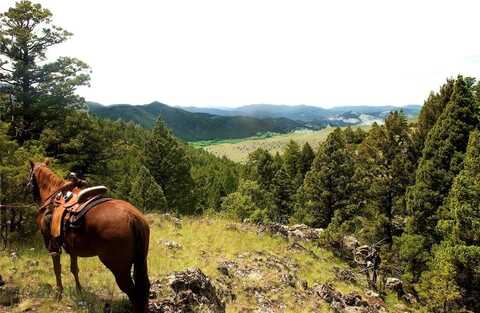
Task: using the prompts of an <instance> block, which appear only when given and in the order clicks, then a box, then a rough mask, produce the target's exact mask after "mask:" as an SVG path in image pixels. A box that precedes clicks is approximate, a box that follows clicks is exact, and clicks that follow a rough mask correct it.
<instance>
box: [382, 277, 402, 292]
mask: <svg viewBox="0 0 480 313" xmlns="http://www.w3.org/2000/svg"><path fill="white" fill-rule="evenodd" d="M385 288H386V289H390V290H392V291H394V292H396V293H397V294H398V295H399V296H402V295H403V294H404V293H405V292H404V291H403V282H402V281H401V280H400V279H398V278H395V277H388V278H387V279H386V281H385Z"/></svg>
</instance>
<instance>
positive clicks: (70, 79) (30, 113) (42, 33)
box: [0, 0, 90, 142]
mask: <svg viewBox="0 0 480 313" xmlns="http://www.w3.org/2000/svg"><path fill="white" fill-rule="evenodd" d="M51 18H52V13H51V12H50V11H49V10H47V9H44V8H42V6H41V5H40V4H33V3H32V2H30V1H26V0H22V1H19V2H17V3H16V5H15V7H12V8H10V9H9V10H8V11H6V12H5V13H3V14H1V15H0V83H3V84H5V86H4V87H3V89H5V92H6V93H8V94H10V95H13V97H12V98H11V99H13V100H12V101H8V102H7V109H6V112H4V114H8V120H9V121H10V120H11V121H12V124H11V125H10V126H11V134H13V136H14V137H15V138H16V139H17V140H19V141H20V142H23V141H25V140H27V139H29V138H31V137H34V138H38V136H39V135H40V133H41V131H42V130H43V128H45V127H46V126H47V125H49V126H52V124H55V125H62V124H64V123H63V121H64V120H63V117H64V116H65V115H67V114H68V112H71V111H73V110H75V109H77V108H79V107H82V106H83V104H84V100H83V99H82V98H81V97H79V96H77V95H76V94H75V89H76V88H77V87H78V86H84V85H87V84H88V81H89V79H90V77H89V75H88V66H87V65H86V64H85V63H83V62H81V61H80V60H77V59H74V58H69V57H61V58H59V59H57V60H56V61H54V62H52V63H42V62H44V61H45V60H46V52H47V50H48V49H49V48H50V47H52V46H55V45H58V44H60V43H62V42H64V41H65V40H67V39H68V38H69V37H70V36H71V34H70V33H69V32H67V31H65V30H63V29H62V28H60V27H58V26H54V25H52V24H51Z"/></svg>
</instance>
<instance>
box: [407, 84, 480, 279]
mask: <svg viewBox="0 0 480 313" xmlns="http://www.w3.org/2000/svg"><path fill="white" fill-rule="evenodd" d="M474 113H475V102H474V99H473V96H472V93H471V90H470V88H469V86H468V84H467V82H466V81H465V79H464V78H463V77H461V76H459V77H458V78H457V80H456V81H455V84H454V88H453V93H452V96H451V99H450V101H449V103H448V105H447V107H446V108H445V109H444V111H443V113H442V114H441V115H440V117H439V118H438V120H437V122H436V123H435V125H434V127H433V128H432V129H431V131H430V132H429V133H428V136H427V140H426V142H425V147H424V149H423V153H422V158H421V160H420V163H419V166H418V169H417V172H416V180H415V185H414V186H413V187H411V188H409V190H408V192H407V209H408V212H409V214H410V217H409V221H408V225H407V232H408V233H407V234H408V235H415V236H417V237H418V238H423V239H422V242H424V243H425V246H424V247H422V248H421V249H426V250H429V248H430V247H431V246H432V244H434V243H438V242H439V240H440V239H441V237H440V236H439V234H438V233H437V232H436V226H437V222H438V219H439V214H440V210H439V209H440V207H441V206H442V204H443V203H444V200H445V197H446V196H447V195H448V192H449V190H450V187H451V185H452V181H453V178H454V177H455V176H456V175H457V174H458V172H459V171H460V169H461V166H462V161H463V155H464V153H465V150H466V147H467V142H468V135H469V133H470V131H471V130H472V129H473V128H474V127H476V126H477V125H478V120H477V119H476V116H475V114H474ZM401 241H402V240H401ZM402 244H405V243H402ZM419 253H420V252H419ZM403 259H404V260H405V261H407V263H410V268H411V265H412V263H417V264H416V266H415V267H416V271H417V273H418V271H421V270H422V268H419V266H418V265H419V263H420V264H421V263H422V260H412V259H410V260H406V259H405V258H403ZM412 278H413V279H414V280H416V279H418V277H412Z"/></svg>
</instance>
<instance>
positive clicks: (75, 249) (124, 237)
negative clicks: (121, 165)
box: [29, 161, 150, 313]
mask: <svg viewBox="0 0 480 313" xmlns="http://www.w3.org/2000/svg"><path fill="white" fill-rule="evenodd" d="M30 163H31V164H30V165H31V170H30V181H29V184H30V185H31V186H32V192H33V195H34V198H35V199H36V200H37V201H38V202H39V203H40V204H41V207H40V209H39V211H38V213H37V218H36V222H37V225H38V227H39V228H40V231H41V232H42V235H43V236H44V238H48V237H49V236H50V229H46V227H45V226H43V225H45V223H44V219H45V218H46V213H47V207H48V203H49V201H50V200H51V198H53V195H55V194H57V193H58V192H59V191H65V190H72V189H74V188H76V186H75V184H74V182H72V181H71V180H63V179H61V178H59V177H58V176H56V175H55V174H54V173H53V172H52V171H51V170H50V169H49V168H48V167H47V166H48V163H47V162H44V163H34V162H32V161H30ZM84 219H85V220H84V227H82V228H81V229H80V230H75V231H72V230H69V231H67V232H66V233H65V234H64V237H63V248H64V249H65V251H66V252H67V253H68V254H69V255H70V260H71V263H70V270H71V272H72V274H73V276H74V278H75V283H76V286H77V289H78V290H81V286H80V281H79V279H78V264H77V257H93V256H98V257H99V258H100V261H102V263H103V264H104V265H105V266H106V267H107V268H108V269H109V270H110V271H111V272H112V273H113V275H114V276H115V280H116V282H117V284H118V287H120V289H121V290H122V291H123V292H124V293H126V294H127V296H128V298H129V299H130V302H131V303H132V305H133V312H134V313H144V312H147V311H148V293H149V289H150V282H149V279H148V270H147V254H148V244H149V237H150V229H149V226H148V223H147V221H146V220H145V218H144V217H143V215H142V213H140V211H139V210H138V209H136V208H135V207H134V206H133V205H131V204H130V203H128V202H125V201H122V200H116V199H112V200H110V201H107V202H103V203H100V204H98V205H97V206H95V207H93V208H91V209H90V210H89V211H88V212H87V214H86V215H85V216H84ZM52 260H53V267H54V271H55V277H56V280H57V288H58V291H59V295H61V293H62V291H63V286H62V277H61V264H60V255H59V254H55V255H52ZM132 266H133V267H134V273H133V278H134V280H132V277H131V269H132Z"/></svg>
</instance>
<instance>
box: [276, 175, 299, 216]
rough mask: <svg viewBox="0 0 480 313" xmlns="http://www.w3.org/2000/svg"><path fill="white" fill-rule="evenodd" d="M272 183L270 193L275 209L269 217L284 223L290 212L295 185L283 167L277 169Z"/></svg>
mask: <svg viewBox="0 0 480 313" xmlns="http://www.w3.org/2000/svg"><path fill="white" fill-rule="evenodd" d="M272 185H273V188H272V195H273V201H274V203H275V206H276V210H275V212H274V213H273V214H272V215H273V216H272V217H271V218H272V219H273V220H275V221H277V222H281V223H286V222H287V221H288V218H289V217H290V215H291V214H292V206H293V203H292V199H293V195H294V194H295V191H294V190H295V189H294V188H295V186H294V185H293V184H292V179H291V177H290V176H289V175H288V172H287V170H286V169H285V168H284V167H282V168H280V169H279V170H278V171H277V173H276V174H275V177H274V178H273V184H272Z"/></svg>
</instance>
